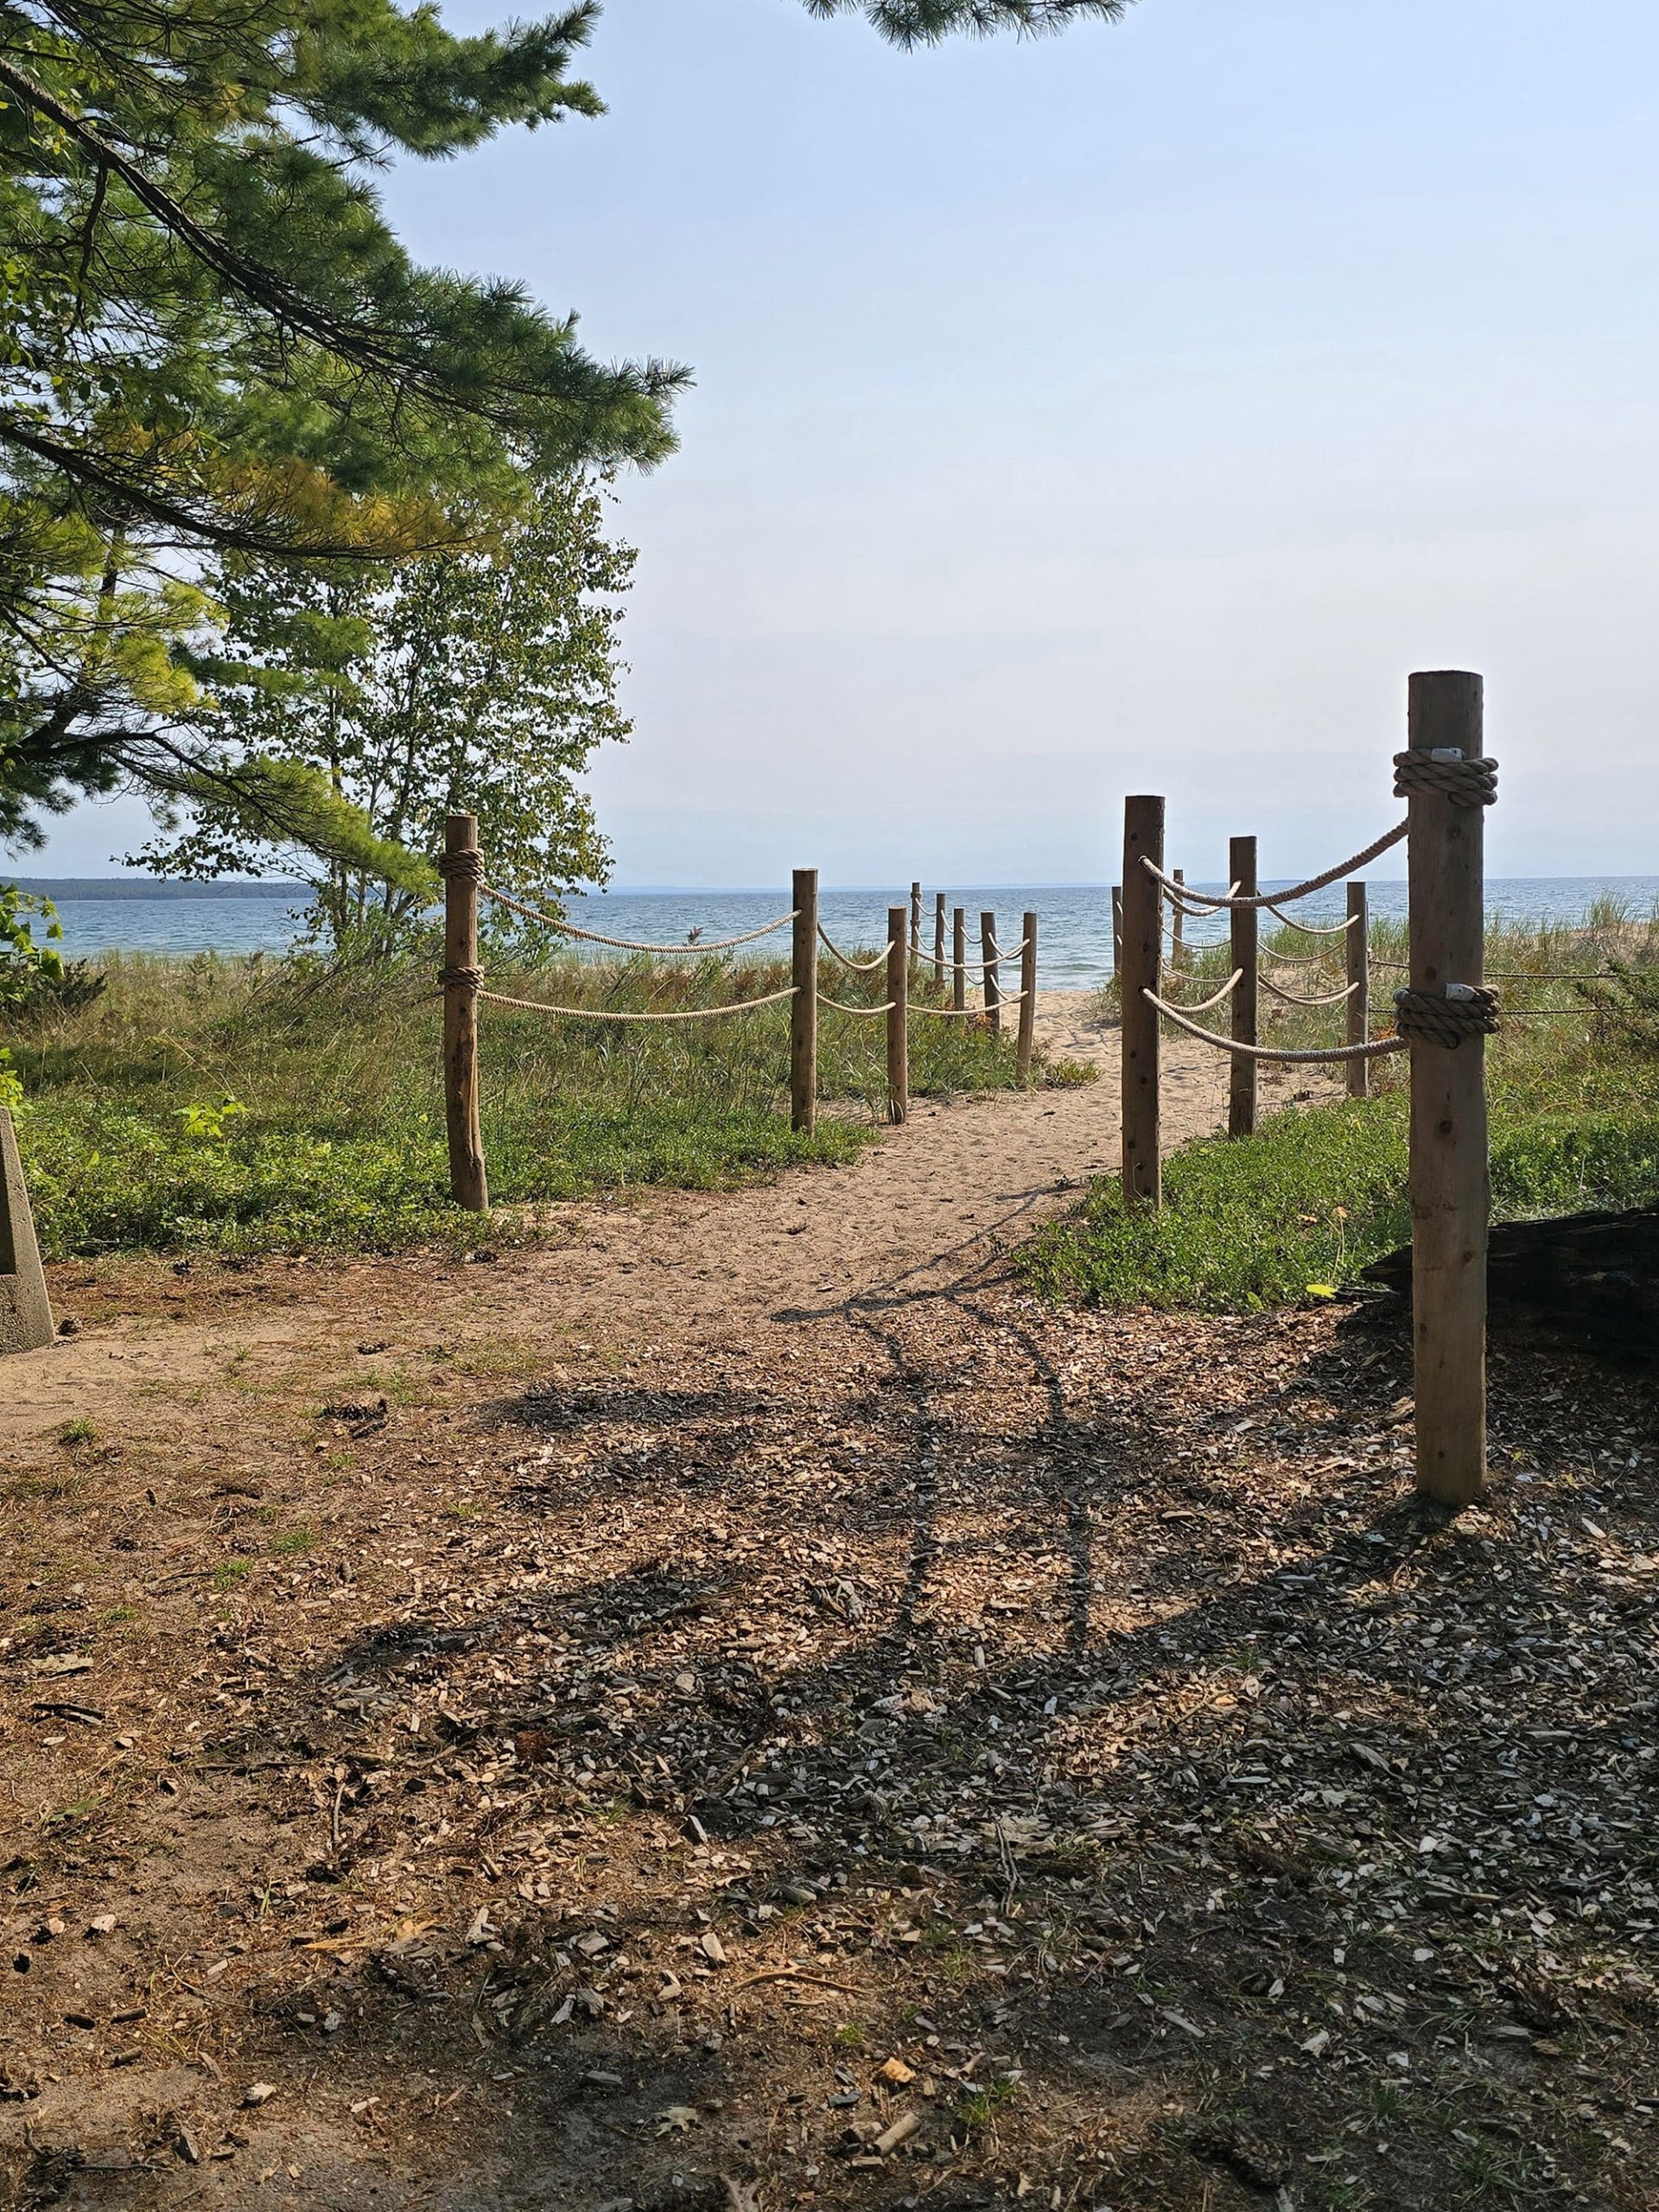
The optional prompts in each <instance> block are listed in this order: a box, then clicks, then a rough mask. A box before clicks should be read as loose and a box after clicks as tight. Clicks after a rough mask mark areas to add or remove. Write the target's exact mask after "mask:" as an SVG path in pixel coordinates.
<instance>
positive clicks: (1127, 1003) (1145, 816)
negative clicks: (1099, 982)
mask: <svg viewBox="0 0 1659 2212" xmlns="http://www.w3.org/2000/svg"><path fill="white" fill-rule="evenodd" d="M1143 858H1144V859H1146V860H1149V861H1151V862H1152V864H1153V866H1154V868H1162V866H1163V864H1164V802H1163V800H1162V799H1161V798H1147V797H1146V796H1144V795H1143V796H1141V797H1139V798H1126V799H1125V800H1124V802H1123V895H1122V940H1123V944H1122V964H1121V966H1120V969H1119V971H1118V972H1119V977H1120V982H1121V992H1120V995H1121V997H1122V1039H1121V1042H1122V1082H1123V1198H1124V1201H1125V1203H1126V1204H1132V1203H1134V1202H1135V1201H1137V1200H1138V1201H1140V1202H1141V1203H1142V1204H1145V1205H1151V1206H1157V1205H1160V1204H1161V1203H1162V1199H1163V1170H1162V1165H1161V1160H1160V1145H1159V1138H1160V1130H1159V1096H1158V1062H1159V1052H1160V1036H1159V1029H1158V1009H1157V1007H1155V1006H1150V1005H1148V1004H1147V1001H1146V1000H1145V999H1144V998H1143V997H1142V996H1141V993H1142V992H1143V991H1155V990H1156V989H1157V988H1158V978H1159V973H1160V960H1159V955H1160V952H1161V951H1162V950H1163V929H1164V922H1163V892H1162V890H1161V888H1160V886H1159V885H1158V883H1157V882H1156V881H1155V880H1154V878H1153V877H1152V876H1150V875H1149V874H1147V871H1146V869H1145V868H1142V867H1141V861H1142V859H1143Z"/></svg>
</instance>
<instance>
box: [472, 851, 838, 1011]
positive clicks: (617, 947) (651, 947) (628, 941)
mask: <svg viewBox="0 0 1659 2212" xmlns="http://www.w3.org/2000/svg"><path fill="white" fill-rule="evenodd" d="M462 857H464V855H460V854H456V855H454V858H456V859H461V858H462ZM479 889H480V892H481V893H483V895H484V896H485V898H486V899H493V900H494V901H495V903H496V905H497V906H510V907H511V908H512V911H513V912H514V913H515V914H522V915H523V916H524V919H525V920H526V921H530V922H539V923H540V924H541V925H542V927H543V929H549V930H554V931H556V932H557V933H558V935H559V936H561V937H579V938H581V939H582V943H583V944H607V945H609V946H610V947H611V949H612V950H613V951H615V952H677V953H679V954H680V955H681V956H682V957H689V956H690V955H692V954H696V953H702V952H729V951H730V950H731V949H732V947H733V946H734V944H753V943H754V941H755V939H756V938H761V937H772V936H773V935H775V933H776V932H777V931H779V930H781V929H784V928H785V927H786V926H787V925H789V924H790V923H791V922H792V921H793V920H794V918H795V912H796V910H795V908H793V907H791V909H790V911H789V912H788V913H786V914H779V917H778V918H777V920H776V921H773V922H767V923H766V924H765V925H763V926H762V927H761V928H760V929H758V930H746V931H744V933H743V935H742V936H741V937H722V938H717V939H716V940H715V942H714V943H713V944H641V943H640V942H639V939H638V938H631V937H601V935H600V933H599V931H597V930H579V929H578V928H577V927H576V925H575V923H574V922H562V921H560V920H558V919H557V918H556V917H555V916H554V915H552V914H543V912H541V911H540V909H539V908H537V907H535V906H525V905H524V902H523V901H522V900H521V899H514V898H512V896H510V894H509V893H506V892H505V891H498V890H497V889H496V888H495V886H494V885H493V884H492V883H484V882H481V881H480V884H479ZM755 1003H756V1004H757V1005H760V1004H762V1003H764V1001H760V1000H757V1001H755Z"/></svg>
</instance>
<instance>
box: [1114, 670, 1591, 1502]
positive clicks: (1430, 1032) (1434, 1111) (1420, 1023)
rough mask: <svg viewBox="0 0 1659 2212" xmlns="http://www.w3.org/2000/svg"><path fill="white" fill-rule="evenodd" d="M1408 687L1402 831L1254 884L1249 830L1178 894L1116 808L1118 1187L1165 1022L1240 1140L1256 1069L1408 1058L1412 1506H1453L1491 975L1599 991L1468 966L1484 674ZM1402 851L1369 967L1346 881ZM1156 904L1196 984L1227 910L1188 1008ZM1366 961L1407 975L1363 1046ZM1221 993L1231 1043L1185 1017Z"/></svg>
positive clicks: (1472, 1452) (1474, 1259) (1479, 1239)
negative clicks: (1193, 920)
mask: <svg viewBox="0 0 1659 2212" xmlns="http://www.w3.org/2000/svg"><path fill="white" fill-rule="evenodd" d="M1408 695H1409V696H1408V714H1407V725H1408V728H1407V744H1406V747H1405V749H1404V750H1403V751H1402V752H1400V753H1396V754H1395V756H1394V760H1393V767H1394V796H1395V798H1404V799H1405V801H1406V803H1407V812H1406V817H1405V819H1404V821H1402V822H1399V823H1395V826H1394V827H1393V828H1392V829H1387V830H1385V831H1384V832H1383V835H1382V836H1379V837H1376V838H1374V839H1373V840H1372V841H1371V842H1370V844H1368V845H1366V846H1365V847H1363V849H1362V850H1360V851H1359V852H1357V853H1354V854H1352V855H1350V856H1349V858H1347V859H1346V860H1344V861H1338V863H1337V864H1336V865H1335V866H1334V867H1332V868H1325V869H1323V870H1321V871H1320V873H1319V874H1317V875H1312V876H1309V877H1308V878H1307V879H1306V881H1304V882H1301V883H1298V884H1295V885H1294V886H1293V887H1291V888H1290V889H1289V890H1286V891H1275V892H1273V893H1264V892H1262V890H1261V889H1260V888H1259V886H1258V882H1257V874H1256V852H1255V838H1254V837H1235V838H1233V839H1232V840H1231V841H1230V845H1229V848H1228V866H1227V875H1228V880H1229V881H1230V886H1231V887H1230V890H1229V891H1228V892H1227V893H1224V895H1221V896H1218V897H1217V896H1211V895H1210V894H1202V895H1200V896H1198V897H1194V895H1193V894H1192V893H1190V892H1189V891H1188V890H1187V888H1186V886H1185V878H1184V876H1183V874H1181V872H1180V871H1175V872H1173V873H1166V870H1165V867H1164V801H1163V799H1162V798H1157V797H1150V796H1141V797H1136V798H1128V799H1126V800H1125V802H1124V809H1123V873H1122V884H1121V887H1118V888H1116V889H1115V891H1114V897H1113V933H1114V943H1115V947H1116V953H1117V975H1118V982H1119V991H1120V999H1121V1006H1122V1179H1123V1193H1124V1199H1125V1203H1126V1204H1128V1205H1138V1206H1146V1207H1152V1208H1155V1207H1157V1206H1158V1205H1160V1202H1161V1198H1162V1182H1161V1168H1160V1135H1161V1129H1160V1033H1161V1028H1162V1025H1163V1024H1165V1023H1168V1024H1170V1025H1172V1026H1173V1027H1174V1028H1175V1029H1177V1030H1179V1031H1180V1032H1182V1033H1184V1034H1185V1035H1187V1036H1189V1037H1192V1038H1193V1039H1197V1040H1198V1042H1199V1043H1201V1044H1202V1045H1204V1046H1206V1047H1207V1048H1209V1049H1210V1050H1211V1051H1214V1052H1218V1053H1222V1054H1224V1055H1225V1056H1226V1058H1227V1060H1228V1064H1229V1070H1230V1074H1229V1101H1230V1103H1229V1119H1228V1127H1229V1129H1230V1132H1231V1134H1233V1135H1236V1136H1245V1135H1250V1134H1252V1133H1253V1132H1254V1130H1255V1117H1256V1097H1255V1082H1256V1070H1257V1068H1258V1067H1259V1066H1260V1065H1262V1064H1263V1063H1269V1064H1277V1065H1291V1066H1306V1065H1331V1066H1337V1067H1341V1068H1342V1069H1343V1070H1344V1074H1345V1077H1346V1084H1347V1090H1348V1092H1349V1095H1350V1096H1353V1097H1363V1096H1366V1095H1367V1092H1368V1090H1369V1086H1370V1065H1371V1063H1372V1062H1373V1061H1376V1060H1380V1059H1383V1058H1388V1057H1390V1056H1392V1055H1395V1054H1397V1053H1405V1054H1407V1055H1408V1057H1409V1062H1410V1086H1411V1118H1410V1145H1409V1159H1410V1165H1409V1171H1408V1180H1409V1186H1410V1198H1411V1215H1412V1297H1413V1345H1414V1362H1415V1376H1414V1406H1415V1423H1416V1444H1417V1466H1416V1478H1417V1485H1418V1488H1419V1489H1420V1490H1421V1491H1423V1492H1424V1493H1425V1495H1427V1496H1428V1497H1433V1498H1435V1499H1439V1500H1441V1501H1444V1502H1446V1503H1452V1504H1460V1503H1466V1502H1467V1501H1469V1500H1471V1499H1472V1498H1475V1497H1479V1495H1480V1494H1481V1492H1482V1491H1483V1490H1484V1487H1485V1482H1486V1429H1485V1420H1486V1414H1485V1319H1486V1265H1485V1262H1486V1233H1487V1215H1488V1211H1489V1206H1490V1197H1489V1179H1488V1162H1487V1135H1486V1096H1485V1054H1484V1045H1485V1040H1486V1039H1487V1038H1488V1037H1489V1036H1491V1035H1493V1034H1495V1033H1497V1029H1498V1027H1499V1022H1500V1010H1499V1001H1498V994H1497V990H1496V989H1495V988H1493V986H1494V984H1495V983H1497V982H1500V981H1507V982H1564V983H1565V982H1572V983H1576V982H1599V981H1603V980H1608V979H1609V977H1610V975H1611V971H1606V972H1605V973H1586V974H1572V973H1567V972H1562V973H1554V972H1548V973H1540V974H1537V975H1534V976H1527V975H1526V974H1525V973H1524V972H1523V971H1519V970H1516V971H1510V972H1508V973H1507V974H1505V975H1503V976H1491V977H1489V976H1486V975H1485V974H1484V971H1483V962H1484V943H1485V936H1484V930H1485V922H1484V908H1483V883H1484V872H1483V861H1482V850H1483V844H1484V829H1483V823H1484V811H1485V810H1486V809H1487V808H1488V807H1490V806H1491V805H1492V804H1495V802H1496V800H1497V762H1496V761H1495V760H1492V759H1491V758H1490V757H1489V756H1488V755H1487V754H1486V753H1484V751H1483V750H1482V747H1481V734H1482V684H1481V680H1480V678H1479V677H1478V676H1473V675H1470V674H1467V673H1465V671H1459V670H1452V671H1434V672H1431V673H1427V674H1417V675H1414V676H1413V677H1411V679H1410V683H1409V687H1408ZM1402 842H1404V843H1405V844H1406V845H1407V872H1408V909H1409V919H1408V946H1409V957H1408V960H1407V961H1405V962H1398V961H1390V960H1386V959H1382V958H1374V957H1372V955H1371V953H1370V943H1369V923H1368V914H1367V893H1366V887H1365V885H1364V883H1363V881H1361V880H1357V878H1358V877H1359V875H1360V872H1361V871H1362V870H1363V869H1364V868H1366V867H1368V866H1369V865H1370V862H1371V861H1375V860H1376V859H1377V858H1379V857H1380V855H1383V853H1386V852H1388V851H1389V850H1391V849H1393V848H1394V847H1395V846H1396V845H1399V844H1401V843H1402ZM1344 881H1345V882H1346V885H1347V891H1346V898H1347V908H1348V911H1347V914H1346V916H1345V918H1344V919H1343V920H1342V921H1340V922H1334V923H1315V922H1307V921H1303V920H1301V919H1300V918H1298V917H1297V916H1296V915H1294V914H1293V913H1290V912H1287V911H1286V909H1287V908H1288V907H1292V906H1295V905H1296V904H1297V903H1298V902H1299V901H1300V900H1301V899H1306V898H1310V897H1312V896H1313V894H1314V893H1317V892H1320V891H1324V890H1326V889H1327V888H1329V887H1331V886H1332V885H1333V884H1337V883H1339V882H1344ZM1166 902H1167V904H1168V905H1169V906H1170V907H1171V908H1172V909H1173V912H1174V914H1175V916H1176V917H1177V920H1176V924H1175V926H1174V927H1173V928H1172V929H1171V931H1169V936H1170V938H1171V941H1172V954H1173V957H1172V959H1171V961H1170V963H1169V970H1170V975H1171V977H1172V979H1173V980H1179V981H1180V982H1184V983H1188V984H1190V983H1192V982H1198V981H1199V980H1200V978H1199V977H1198V976H1196V975H1194V974H1193V973H1192V970H1191V969H1190V968H1183V967H1182V966H1181V965H1179V953H1180V949H1181V947H1180V939H1181V931H1180V928H1179V918H1181V917H1184V916H1185V915H1189V914H1198V915H1203V914H1220V913H1225V914H1226V915H1227V917H1228V926H1229V931H1230V968H1231V970H1232V973H1231V974H1230V976H1229V978H1228V981H1227V982H1225V983H1224V984H1223V985H1222V986H1221V988H1219V989H1218V990H1217V991H1215V992H1214V993H1212V995H1211V996H1210V997H1209V998H1207V999H1205V1001H1202V1002H1201V1003H1198V1004H1194V1005H1189V1006H1183V1005H1180V1004H1179V1003H1175V1002H1173V1001H1171V1000H1170V999H1169V998H1168V997H1167V996H1166V995H1165V988H1166V986H1165V980H1164V957H1163V956H1164V944H1165V936H1166V931H1165V925H1164V917H1163V908H1164V906H1165V904H1166ZM1263 913H1266V914H1268V915H1271V916H1272V917H1273V918H1274V919H1275V920H1276V921H1278V922H1279V923H1280V924H1281V925H1282V926H1284V927H1285V928H1287V929H1288V930H1292V931H1296V932H1297V933H1298V934H1299V935H1300V936H1302V937H1305V938H1324V939H1327V940H1331V941H1332V942H1331V943H1330V944H1329V946H1328V948H1327V949H1325V950H1319V951H1316V952H1310V953H1308V954H1306V955H1293V954H1284V953H1280V952H1277V951H1274V950H1268V951H1266V952H1265V953H1264V952H1263V951H1262V947H1261V944H1260V941H1259V936H1260V919H1261V916H1262V914H1263ZM1338 957H1340V958H1341V961H1342V963H1343V964H1344V966H1345V969H1346V971H1347V972H1346V978H1345V981H1344V983H1343V984H1342V986H1341V987H1340V988H1335V989H1332V990H1328V991H1325V990H1317V991H1296V990H1292V989H1288V988H1286V987H1285V985H1284V984H1282V983H1281V982H1277V981H1276V980H1275V979H1274V974H1273V972H1272V971H1274V969H1280V970H1282V969H1306V968H1313V969H1318V968H1319V967H1321V966H1325V965H1326V964H1327V963H1334V962H1335V961H1336V960H1337V959H1338ZM1373 969H1397V970H1399V971H1400V972H1402V974H1403V975H1404V976H1405V977H1406V981H1405V982H1404V984H1403V985H1402V987H1401V988H1398V989H1395V990H1394V991H1393V992H1392V994H1391V995H1390V1001H1389V1014H1390V1016H1391V1020H1390V1024H1389V1028H1388V1030H1387V1031H1386V1033H1384V1034H1382V1035H1379V1036H1372V1035H1371V1034H1370V1026H1371V1024H1370V979H1371V976H1372V971H1373ZM1264 970H1266V971H1268V972H1265V973H1264V972H1263V971H1264ZM1313 980H1314V979H1313V978H1309V981H1310V982H1311V981H1313ZM1263 994H1265V995H1266V996H1267V997H1268V999H1270V1000H1274V1001H1277V1002H1278V1003H1279V1004H1281V1005H1282V1006H1285V1007H1295V1008H1298V1009H1301V1008H1313V1007H1342V1008H1343V1009H1344V1027H1345V1029H1346V1037H1345V1040H1344V1041H1343V1042H1342V1043H1332V1044H1330V1045H1322V1046H1311V1047H1302V1046H1295V1047H1292V1046H1274V1045H1266V1044H1263V1043H1262V1040H1261V1038H1260V1036H1259V1034H1258V1020H1259V1014H1260V1008H1261V1005H1262V995H1263ZM1223 1001H1227V1002H1228V1007H1229V1017H1230V1034H1228V1035H1223V1034H1222V1033H1220V1032H1219V1031H1218V1030H1215V1029H1210V1028H1206V1027H1205V1026H1204V1025H1203V1024H1202V1023H1201V1022H1199V1021H1198V1020H1194V1019H1193V1016H1194V1015H1196V1014H1202V1013H1205V1012H1206V1011H1208V1010H1209V1009H1210V1008H1211V1007H1216V1006H1218V1005H1220V1004H1221V1003H1222V1002H1223ZM1516 1011H1517V1012H1518V1014H1520V1016H1521V1018H1522V1019H1548V1018H1554V1017H1555V1016H1557V1015H1561V1014H1572V1013H1573V1012H1575V1011H1577V1010H1576V1009H1571V1008H1567V1009H1561V1008H1553V1007H1527V1008H1521V1009H1517V1010H1516ZM1586 1011H1594V1009H1593V1008H1587V1009H1586Z"/></svg>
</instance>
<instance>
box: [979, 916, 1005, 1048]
mask: <svg viewBox="0 0 1659 2212" xmlns="http://www.w3.org/2000/svg"><path fill="white" fill-rule="evenodd" d="M979 970H980V980H981V982H982V986H983V992H982V995H983V997H984V1001H985V1012H986V1015H987V1017H988V1020H989V1021H990V1025H991V1032H992V1034H993V1035H994V1036H997V1037H1000V1036H1001V1034H1002V970H1001V965H1000V963H999V962H998V960H997V957H996V916H995V914H992V913H982V914H981V915H980V918H979Z"/></svg>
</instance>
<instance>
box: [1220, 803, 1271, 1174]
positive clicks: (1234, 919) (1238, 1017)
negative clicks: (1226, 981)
mask: <svg viewBox="0 0 1659 2212" xmlns="http://www.w3.org/2000/svg"><path fill="white" fill-rule="evenodd" d="M1227 880H1228V881H1229V882H1230V883H1231V884H1233V885H1234V886H1235V887H1236V888H1235V891H1234V894H1233V895H1234V896H1235V897H1236V898H1239V899H1254V898H1255V892H1256V881H1255V838H1254V837H1230V838H1229V839H1228V841H1227ZM1228 920H1229V922H1230V924H1231V944H1232V962H1233V966H1234V967H1235V968H1242V969H1243V970H1244V972H1243V975H1242V976H1240V977H1239V979H1238V982H1237V983H1236V985H1235V987H1234V990H1233V996H1232V1013H1233V1027H1232V1036H1233V1042H1234V1044H1236V1045H1259V1044H1260V1043H1261V1041H1262V1039H1261V1037H1260V1035H1259V1034H1258V1030H1259V1027H1260V1023H1261V1000H1262V985H1261V964H1260V953H1261V939H1262V926H1261V915H1260V912H1259V910H1258V909H1257V908H1256V907H1255V906H1235V907H1233V908H1232V910H1231V912H1230V914H1229V916H1228ZM1228 1064H1229V1065H1228V1077H1227V1134H1228V1135H1229V1136H1230V1137H1249V1136H1254V1135H1255V1069H1256V1063H1255V1061H1254V1060H1253V1059H1250V1058H1248V1057H1247V1056H1246V1055H1245V1054H1244V1053H1243V1052H1233V1053H1230V1054H1229V1056H1228Z"/></svg>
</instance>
